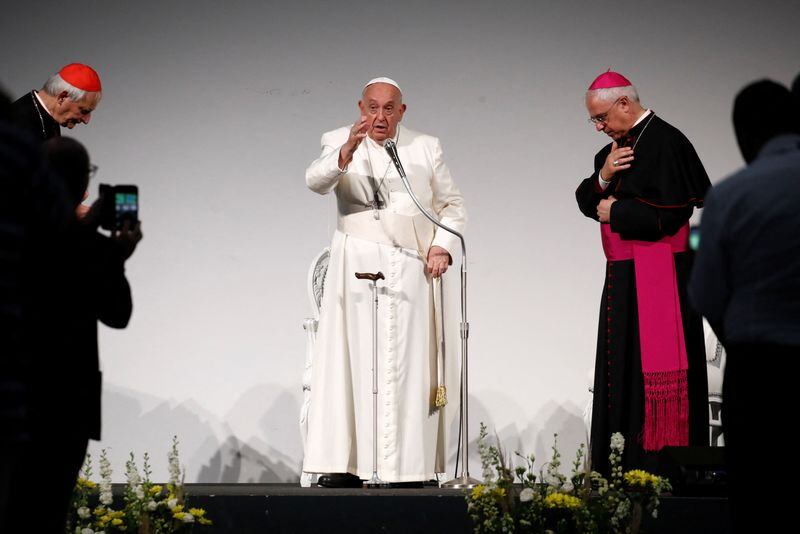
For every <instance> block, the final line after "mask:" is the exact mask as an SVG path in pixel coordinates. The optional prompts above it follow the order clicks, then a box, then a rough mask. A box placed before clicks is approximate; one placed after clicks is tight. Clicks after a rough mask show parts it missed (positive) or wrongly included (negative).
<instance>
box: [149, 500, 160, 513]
mask: <svg viewBox="0 0 800 534" xmlns="http://www.w3.org/2000/svg"><path fill="white" fill-rule="evenodd" d="M156 508H158V503H157V502H156V501H150V502H148V503H147V509H148V510H149V511H150V512H152V511H153V510H155V509H156Z"/></svg>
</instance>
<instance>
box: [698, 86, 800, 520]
mask: <svg viewBox="0 0 800 534" xmlns="http://www.w3.org/2000/svg"><path fill="white" fill-rule="evenodd" d="M793 105H794V104H793V102H792V96H791V94H790V93H789V90H788V89H787V88H786V87H784V86H782V85H779V84H777V83H775V82H772V81H768V80H763V81H759V82H756V83H753V84H751V85H748V86H747V87H745V88H744V89H743V90H742V91H741V92H740V93H739V94H738V95H737V97H736V100H735V102H734V107H733V125H734V129H735V131H736V139H737V141H738V143H739V148H740V150H741V152H742V155H743V156H744V159H745V161H746V162H747V164H748V166H747V167H746V168H744V169H742V170H741V171H739V172H737V173H736V174H734V175H733V176H731V177H730V178H728V179H726V180H724V181H723V182H721V183H720V184H719V185H717V186H716V187H715V188H714V189H713V190H712V191H711V194H710V195H709V196H708V197H707V198H706V205H705V210H704V213H703V219H702V223H701V227H700V231H701V238H700V248H699V251H698V254H697V260H696V262H695V266H694V272H693V275H692V279H691V283H690V287H689V291H690V296H691V298H692V300H693V302H694V304H695V305H696V307H697V309H698V311H699V312H701V313H702V314H703V315H704V316H705V317H706V318H707V319H708V321H709V323H710V324H711V326H712V328H713V329H714V331H715V332H716V334H717V336H718V337H719V339H720V340H721V341H722V342H723V344H724V345H725V348H726V350H727V354H728V358H727V364H726V368H725V377H724V383H723V408H722V424H723V431H724V433H725V447H726V454H727V461H728V470H729V474H730V479H731V510H732V511H733V520H734V521H733V523H734V526H735V528H737V529H743V528H745V525H747V527H746V528H751V527H750V525H759V527H760V530H759V531H760V532H779V531H783V529H782V528H779V527H777V525H783V524H786V522H787V521H788V520H789V519H790V513H791V509H790V508H785V507H782V506H773V500H772V497H771V496H772V495H775V494H781V492H780V488H781V482H782V481H783V480H786V483H789V482H790V481H791V482H793V477H788V478H787V472H786V471H785V470H787V469H788V472H789V473H791V472H793V471H792V467H791V465H788V466H783V465H781V462H782V461H786V462H791V460H790V459H789V458H788V457H789V456H790V455H791V453H790V451H789V449H787V448H786V444H787V441H786V437H787V435H786V434H785V432H786V431H787V430H786V429H787V428H789V427H790V426H791V422H790V421H788V424H789V425H790V426H789V427H786V426H784V425H785V424H786V423H787V421H784V423H783V424H782V425H780V426H774V423H773V421H774V416H773V412H775V413H791V410H792V407H793V405H794V402H793V401H794V395H793V392H794V390H796V388H797V385H796V375H795V374H794V373H793V372H791V370H792V369H793V366H794V364H795V361H796V360H797V357H798V356H799V355H800V253H799V252H800V210H798V209H797V201H798V199H800V135H798V124H797V122H796V121H795V120H794V119H793V116H794V114H793V113H791V110H792V107H793ZM773 450H776V451H779V454H775V453H774V452H773ZM765 460H766V462H765ZM772 518H774V520H775V521H776V522H777V523H776V527H775V528H770V525H769V523H767V522H768V521H770V520H772ZM748 531H749V532H752V530H748Z"/></svg>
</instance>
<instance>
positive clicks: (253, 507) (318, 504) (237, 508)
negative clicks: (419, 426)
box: [186, 484, 729, 534]
mask: <svg viewBox="0 0 800 534" xmlns="http://www.w3.org/2000/svg"><path fill="white" fill-rule="evenodd" d="M186 489H187V491H188V494H189V496H190V503H191V505H192V506H200V507H203V508H205V509H206V510H207V512H208V516H209V517H210V518H211V519H213V520H214V526H213V527H209V528H203V529H200V528H197V529H195V531H196V532H207V533H222V532H232V533H251V532H253V533H259V532H263V533H305V532H309V533H310V532H313V533H315V534H318V533H339V532H347V533H375V532H380V533H422V532H435V533H437V534H446V533H467V532H471V526H470V523H469V520H468V519H467V507H466V500H465V498H464V491H463V490H449V489H440V488H436V487H430V488H428V487H426V488H422V489H380V490H364V489H327V488H301V487H299V486H298V485H295V484H187V485H186ZM727 517H728V501H727V499H725V498H720V497H664V498H662V500H661V509H660V513H659V519H658V521H652V520H647V521H646V522H645V525H644V526H645V529H646V532H647V533H648V534H673V533H680V534H694V533H697V534H718V533H719V534H722V533H726V532H729V528H728V519H727Z"/></svg>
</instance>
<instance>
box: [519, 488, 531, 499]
mask: <svg viewBox="0 0 800 534" xmlns="http://www.w3.org/2000/svg"><path fill="white" fill-rule="evenodd" d="M519 500H520V502H528V501H532V500H533V489H531V488H525V489H524V490H522V491H521V492H520V494H519Z"/></svg>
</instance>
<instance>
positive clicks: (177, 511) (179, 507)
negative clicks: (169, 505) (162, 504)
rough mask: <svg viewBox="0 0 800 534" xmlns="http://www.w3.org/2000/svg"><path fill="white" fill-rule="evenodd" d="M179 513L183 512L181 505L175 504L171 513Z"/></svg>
mask: <svg viewBox="0 0 800 534" xmlns="http://www.w3.org/2000/svg"><path fill="white" fill-rule="evenodd" d="M180 512H183V505H182V504H176V505H175V507H174V508H173V509H172V513H173V514H175V513H180Z"/></svg>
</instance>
